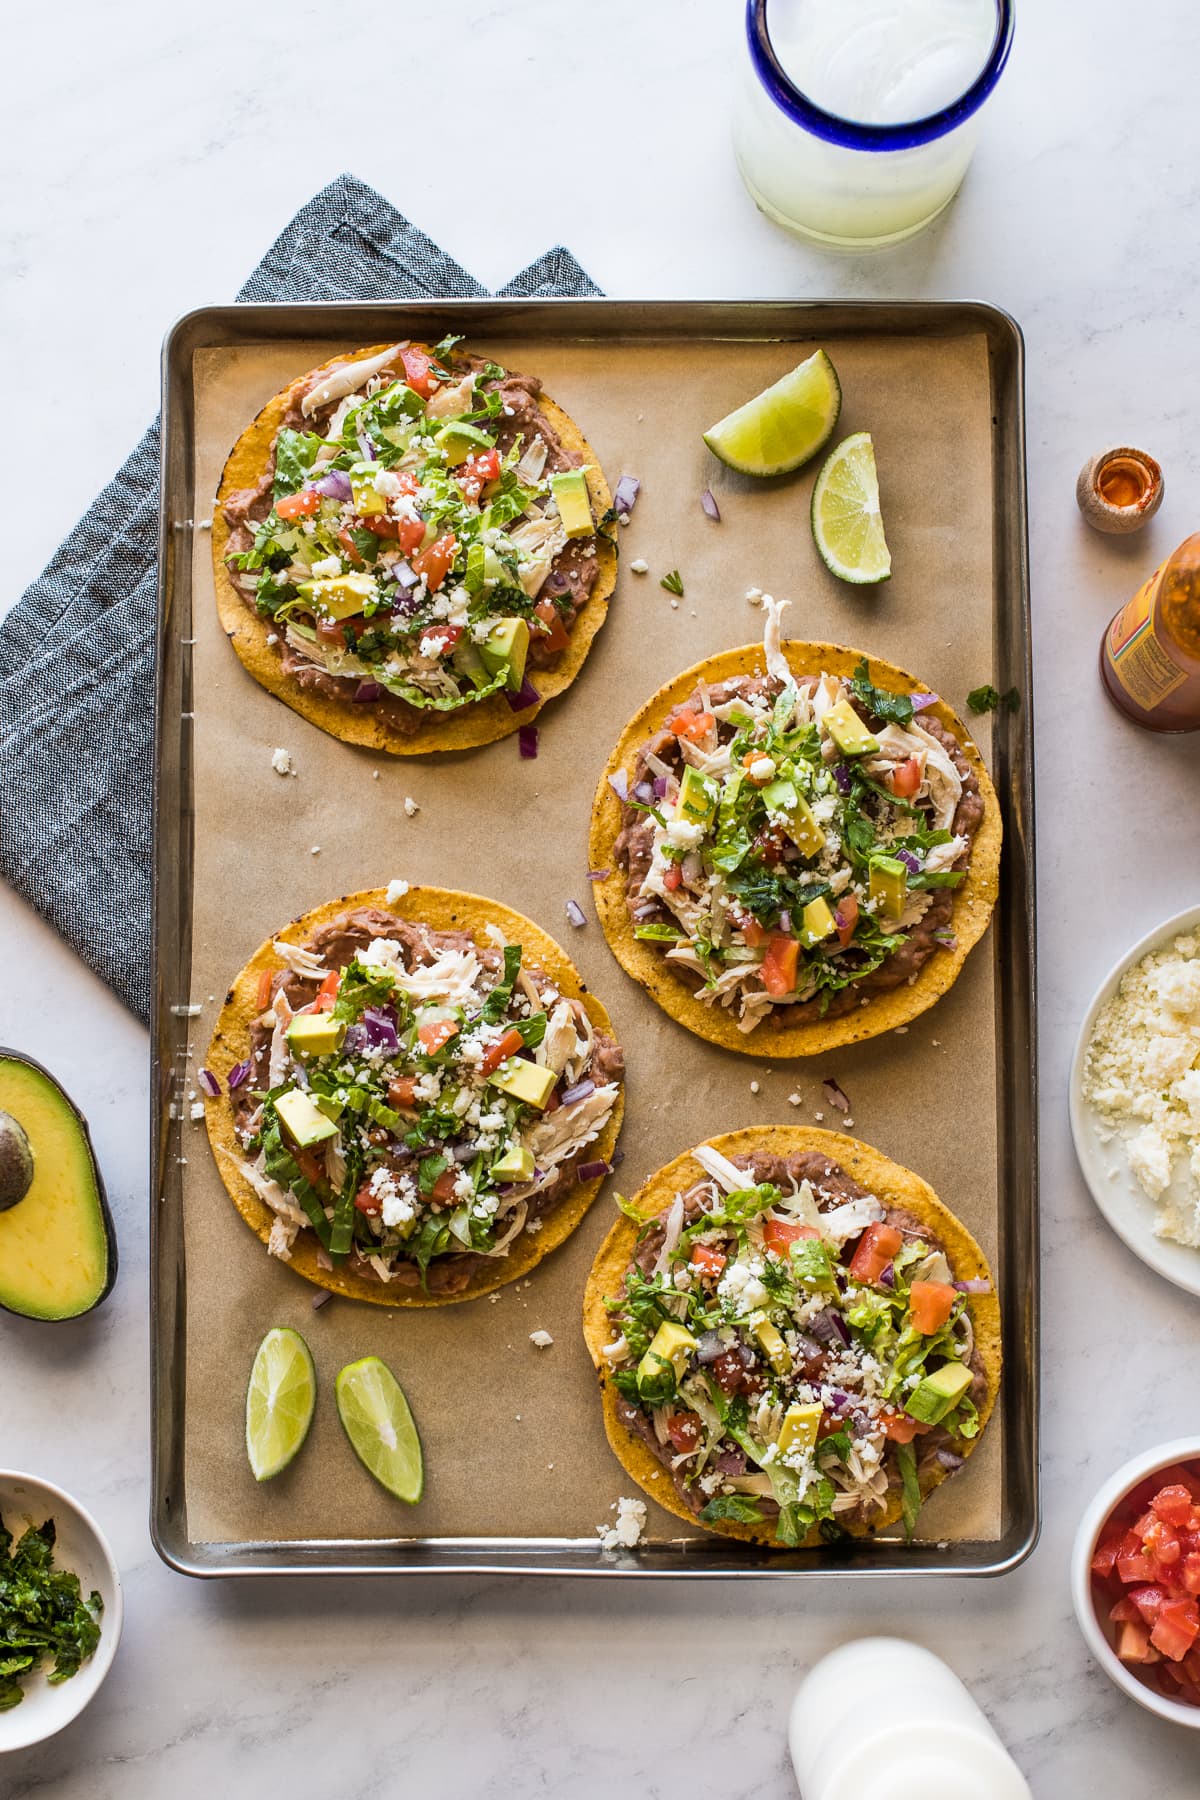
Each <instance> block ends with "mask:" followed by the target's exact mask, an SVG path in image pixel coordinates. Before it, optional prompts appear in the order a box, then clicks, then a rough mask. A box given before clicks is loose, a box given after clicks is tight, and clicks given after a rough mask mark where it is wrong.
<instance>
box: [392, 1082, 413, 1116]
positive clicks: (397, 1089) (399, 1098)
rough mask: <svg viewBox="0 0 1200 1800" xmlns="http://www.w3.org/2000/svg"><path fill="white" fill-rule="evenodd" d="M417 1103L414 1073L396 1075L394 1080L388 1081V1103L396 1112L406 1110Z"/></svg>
mask: <svg viewBox="0 0 1200 1800" xmlns="http://www.w3.org/2000/svg"><path fill="white" fill-rule="evenodd" d="M416 1103H417V1078H416V1076H415V1075H397V1076H396V1078H395V1080H394V1081H389V1082H388V1105H389V1106H391V1107H394V1108H395V1110H396V1111H397V1112H407V1111H409V1110H410V1109H411V1108H412V1107H414V1106H415V1105H416Z"/></svg>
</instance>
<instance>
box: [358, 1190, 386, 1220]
mask: <svg viewBox="0 0 1200 1800" xmlns="http://www.w3.org/2000/svg"><path fill="white" fill-rule="evenodd" d="M354 1208H355V1211H356V1212H360V1213H366V1214H367V1215H368V1216H369V1217H370V1216H373V1215H374V1214H376V1213H381V1212H382V1211H383V1201H382V1200H381V1199H380V1198H379V1196H378V1194H373V1193H372V1192H371V1184H370V1182H369V1181H364V1182H363V1184H362V1186H361V1187H360V1188H359V1190H358V1192H357V1194H355V1196H354Z"/></svg>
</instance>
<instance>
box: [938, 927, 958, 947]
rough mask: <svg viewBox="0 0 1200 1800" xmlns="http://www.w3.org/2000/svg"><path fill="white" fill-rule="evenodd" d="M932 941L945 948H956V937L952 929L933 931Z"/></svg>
mask: <svg viewBox="0 0 1200 1800" xmlns="http://www.w3.org/2000/svg"><path fill="white" fill-rule="evenodd" d="M933 941H934V943H935V944H942V945H944V946H945V948H946V949H947V950H957V949H958V939H957V938H956V937H955V935H954V933H953V932H952V931H935V932H934V934H933Z"/></svg>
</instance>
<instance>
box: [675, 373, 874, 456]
mask: <svg viewBox="0 0 1200 1800" xmlns="http://www.w3.org/2000/svg"><path fill="white" fill-rule="evenodd" d="M841 410H842V390H841V386H840V385H839V382H838V378H837V371H836V370H835V369H834V366H833V364H832V363H831V362H830V360H829V358H828V357H827V356H826V354H825V352H824V351H823V350H818V351H817V352H816V354H815V355H813V356H810V357H809V359H808V361H807V362H802V363H800V364H799V365H798V367H796V368H794V369H793V370H792V371H791V373H790V374H788V375H785V376H784V377H783V378H782V380H780V381H777V382H776V383H775V385H774V386H773V387H769V388H766V389H765V390H764V391H763V392H762V393H761V394H756V395H755V397H754V399H753V400H747V402H746V404H745V406H739V407H738V409H737V411H736V412H731V413H730V414H729V415H728V416H727V417H726V418H724V419H722V420H721V421H720V422H719V424H716V425H714V426H712V428H711V429H710V430H708V431H706V432H705V433H704V441H705V443H706V444H707V445H708V447H709V449H710V450H711V451H712V453H713V455H714V456H719V457H720V459H721V461H722V462H723V463H728V465H729V467H730V468H731V469H737V470H738V471H739V472H740V473H741V474H743V475H786V474H787V473H788V471H789V470H791V469H798V468H799V467H800V465H801V463H806V462H807V461H808V459H809V457H810V456H815V455H816V454H817V451H818V450H820V449H822V448H823V447H824V446H825V445H826V444H827V443H828V442H829V440H830V438H831V437H832V436H833V428H834V426H835V425H836V424H837V422H838V414H839V413H840V412H841Z"/></svg>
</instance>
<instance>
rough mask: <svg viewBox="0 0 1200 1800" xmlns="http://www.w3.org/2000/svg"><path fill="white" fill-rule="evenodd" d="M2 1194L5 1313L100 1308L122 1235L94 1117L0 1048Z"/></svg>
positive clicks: (35, 1066) (0, 1269)
mask: <svg viewBox="0 0 1200 1800" xmlns="http://www.w3.org/2000/svg"><path fill="white" fill-rule="evenodd" d="M30 1164H32V1168H30ZM0 1190H2V1191H0V1311H3V1312H11V1313H17V1314H18V1315H20V1317H22V1318H26V1319H45V1320H53V1321H57V1320H62V1319H78V1318H79V1317H81V1315H82V1314H84V1313H88V1312H91V1311H92V1309H93V1308H94V1307H97V1306H99V1305H100V1302H101V1301H102V1300H104V1299H106V1298H107V1296H108V1295H109V1294H110V1293H111V1291H112V1286H113V1283H114V1281H115V1280H116V1278H117V1239H116V1233H115V1232H114V1230H113V1222H112V1214H111V1213H110V1212H109V1210H108V1199H107V1196H106V1195H105V1192H104V1182H103V1179H102V1178H101V1174H100V1169H99V1167H98V1165H97V1162H96V1157H95V1153H94V1151H93V1149H92V1140H91V1137H90V1136H89V1134H88V1128H87V1120H86V1119H85V1118H84V1116H83V1114H82V1113H81V1112H80V1111H79V1108H78V1107H77V1106H75V1105H74V1103H73V1102H72V1101H71V1100H70V1099H69V1098H68V1096H67V1095H66V1094H65V1093H64V1092H63V1090H62V1088H61V1087H60V1086H59V1084H58V1082H57V1081H56V1080H55V1079H54V1077H53V1075H51V1073H50V1071H49V1070H48V1069H44V1068H43V1067H42V1065H41V1064H40V1063H38V1062H35V1061H34V1060H33V1058H32V1057H31V1056H24V1055H23V1054H22V1053H21V1052H20V1051H19V1050H5V1049H0Z"/></svg>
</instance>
